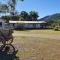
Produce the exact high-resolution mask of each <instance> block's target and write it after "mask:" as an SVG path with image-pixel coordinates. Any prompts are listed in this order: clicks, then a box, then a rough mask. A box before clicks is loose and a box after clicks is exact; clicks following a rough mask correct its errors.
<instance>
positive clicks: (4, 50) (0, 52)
mask: <svg viewBox="0 0 60 60" xmlns="http://www.w3.org/2000/svg"><path fill="white" fill-rule="evenodd" d="M17 52H18V50H15V48H14V46H13V45H6V46H3V45H2V46H1V47H0V60H20V59H19V57H17V56H16V54H17Z"/></svg>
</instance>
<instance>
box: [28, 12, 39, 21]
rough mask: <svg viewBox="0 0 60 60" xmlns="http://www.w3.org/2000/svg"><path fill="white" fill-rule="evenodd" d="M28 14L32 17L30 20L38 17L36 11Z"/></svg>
mask: <svg viewBox="0 0 60 60" xmlns="http://www.w3.org/2000/svg"><path fill="white" fill-rule="evenodd" d="M29 14H30V17H31V18H32V20H37V18H38V17H39V16H38V13H37V12H35V11H31V12H30V13H29Z"/></svg>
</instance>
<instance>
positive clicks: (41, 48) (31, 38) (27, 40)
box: [13, 30, 60, 60]
mask: <svg viewBox="0 0 60 60" xmlns="http://www.w3.org/2000/svg"><path fill="white" fill-rule="evenodd" d="M13 36H14V42H13V44H14V45H15V47H16V49H18V53H17V56H18V57H19V59H20V60H60V32H51V31H49V32H44V31H43V32H41V31H38V30H36V31H14V33H13Z"/></svg>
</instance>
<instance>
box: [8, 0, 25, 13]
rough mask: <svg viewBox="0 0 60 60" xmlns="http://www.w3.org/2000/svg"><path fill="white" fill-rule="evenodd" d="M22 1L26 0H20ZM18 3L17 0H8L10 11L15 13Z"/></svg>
mask: <svg viewBox="0 0 60 60" xmlns="http://www.w3.org/2000/svg"><path fill="white" fill-rule="evenodd" d="M20 1H24V0H20ZM16 3H17V0H9V1H8V5H9V7H10V12H13V13H15V7H16Z"/></svg>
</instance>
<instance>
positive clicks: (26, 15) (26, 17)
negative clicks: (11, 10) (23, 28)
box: [20, 11, 28, 21]
mask: <svg viewBox="0 0 60 60" xmlns="http://www.w3.org/2000/svg"><path fill="white" fill-rule="evenodd" d="M20 20H23V21H27V20H28V13H27V12H26V11H22V12H21V14H20Z"/></svg>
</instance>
